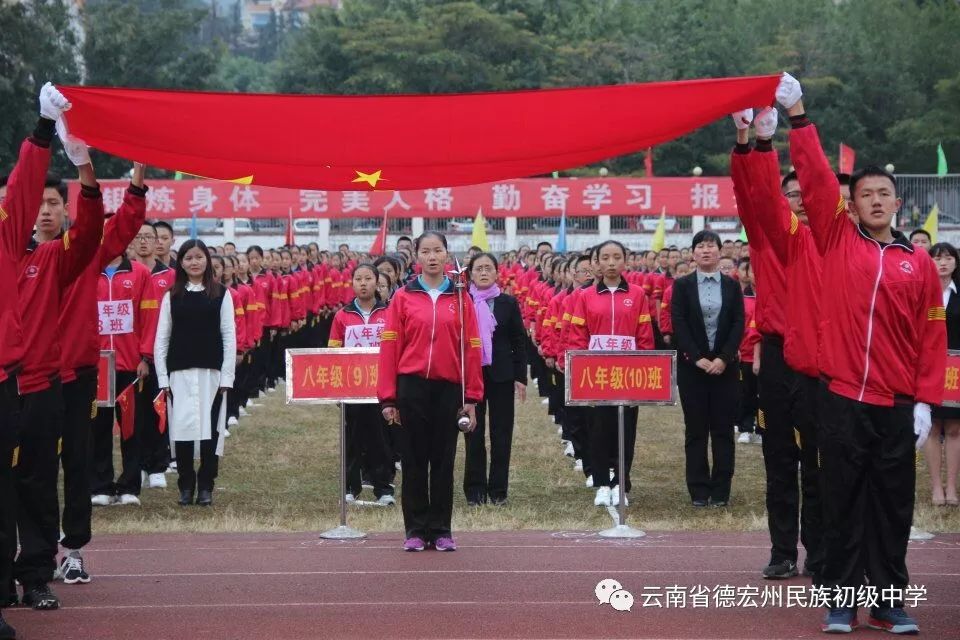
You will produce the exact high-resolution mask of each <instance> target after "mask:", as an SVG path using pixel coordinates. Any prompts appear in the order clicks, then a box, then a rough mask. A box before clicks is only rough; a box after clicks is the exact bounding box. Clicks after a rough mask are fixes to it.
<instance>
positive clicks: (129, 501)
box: [120, 493, 140, 507]
mask: <svg viewBox="0 0 960 640" xmlns="http://www.w3.org/2000/svg"><path fill="white" fill-rule="evenodd" d="M120 504H122V505H136V506H138V507H139V506H140V498H138V497H137V496H135V495H133V494H132V493H125V494H123V495H122V496H120Z"/></svg>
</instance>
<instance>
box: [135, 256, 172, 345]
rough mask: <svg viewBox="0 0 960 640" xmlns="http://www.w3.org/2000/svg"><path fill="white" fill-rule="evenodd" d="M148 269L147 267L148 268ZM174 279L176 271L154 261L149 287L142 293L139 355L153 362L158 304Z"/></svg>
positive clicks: (158, 311)
mask: <svg viewBox="0 0 960 640" xmlns="http://www.w3.org/2000/svg"><path fill="white" fill-rule="evenodd" d="M148 268H149V267H148ZM175 277H176V271H175V270H173V269H171V268H170V267H168V266H167V265H165V264H163V263H162V262H160V261H159V260H156V261H154V265H153V269H152V270H151V271H150V286H149V287H148V288H147V289H146V290H145V291H144V292H143V300H141V301H140V308H141V309H142V310H143V313H142V314H141V318H142V320H143V325H142V327H141V331H139V332H138V333H139V336H140V353H142V354H144V355H146V357H147V359H149V360H150V361H151V362H152V361H153V343H154V342H155V341H156V338H157V325H158V324H159V323H160V302H161V301H162V300H163V294H165V293H166V292H167V291H169V290H170V287H172V286H173V281H174V280H175Z"/></svg>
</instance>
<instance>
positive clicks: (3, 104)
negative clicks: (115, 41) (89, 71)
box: [0, 0, 79, 175]
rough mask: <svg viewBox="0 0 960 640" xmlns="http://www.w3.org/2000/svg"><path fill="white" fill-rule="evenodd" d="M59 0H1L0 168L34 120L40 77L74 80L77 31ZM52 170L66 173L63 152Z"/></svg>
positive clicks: (7, 163)
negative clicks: (13, 1)
mask: <svg viewBox="0 0 960 640" xmlns="http://www.w3.org/2000/svg"><path fill="white" fill-rule="evenodd" d="M70 21H71V17H70V12H69V9H68V6H67V4H66V2H64V1H63V0H28V1H26V2H19V3H9V2H0V33H2V34H3V44H2V46H0V113H3V117H2V118H0V173H6V172H8V171H9V170H10V169H11V168H12V166H13V164H14V163H15V162H16V159H17V153H18V151H19V148H20V143H21V142H22V141H23V139H24V138H25V137H26V136H27V135H29V134H30V132H31V131H32V130H33V126H34V124H35V123H36V119H37V95H38V93H39V92H40V87H41V86H42V85H43V83H44V82H47V81H48V80H49V81H52V82H54V83H58V84H71V83H76V82H77V80H78V79H79V70H78V64H77V57H76V53H77V51H76V47H77V35H76V32H75V31H74V29H73V27H72V25H71V22H70ZM52 168H53V170H55V171H57V172H60V173H63V174H64V175H69V173H71V172H72V166H71V165H70V164H69V162H68V161H67V160H66V157H65V156H64V155H63V153H62V152H57V153H55V155H54V159H53V163H52Z"/></svg>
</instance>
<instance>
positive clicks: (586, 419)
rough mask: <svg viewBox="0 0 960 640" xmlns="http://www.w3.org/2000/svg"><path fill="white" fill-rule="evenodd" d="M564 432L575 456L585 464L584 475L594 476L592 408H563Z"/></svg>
mask: <svg viewBox="0 0 960 640" xmlns="http://www.w3.org/2000/svg"><path fill="white" fill-rule="evenodd" d="M563 423H564V430H565V431H566V434H567V440H569V441H570V443H571V444H572V445H573V455H574V457H575V458H577V459H578V460H580V461H581V462H582V463H583V475H584V477H589V476H591V475H593V464H592V462H591V459H590V408H589V407H568V406H566V405H564V407H563Z"/></svg>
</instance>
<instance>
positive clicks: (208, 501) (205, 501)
mask: <svg viewBox="0 0 960 640" xmlns="http://www.w3.org/2000/svg"><path fill="white" fill-rule="evenodd" d="M197 504H198V505H200V506H201V507H209V506H210V505H212V504H213V491H211V490H210V489H200V491H197Z"/></svg>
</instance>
